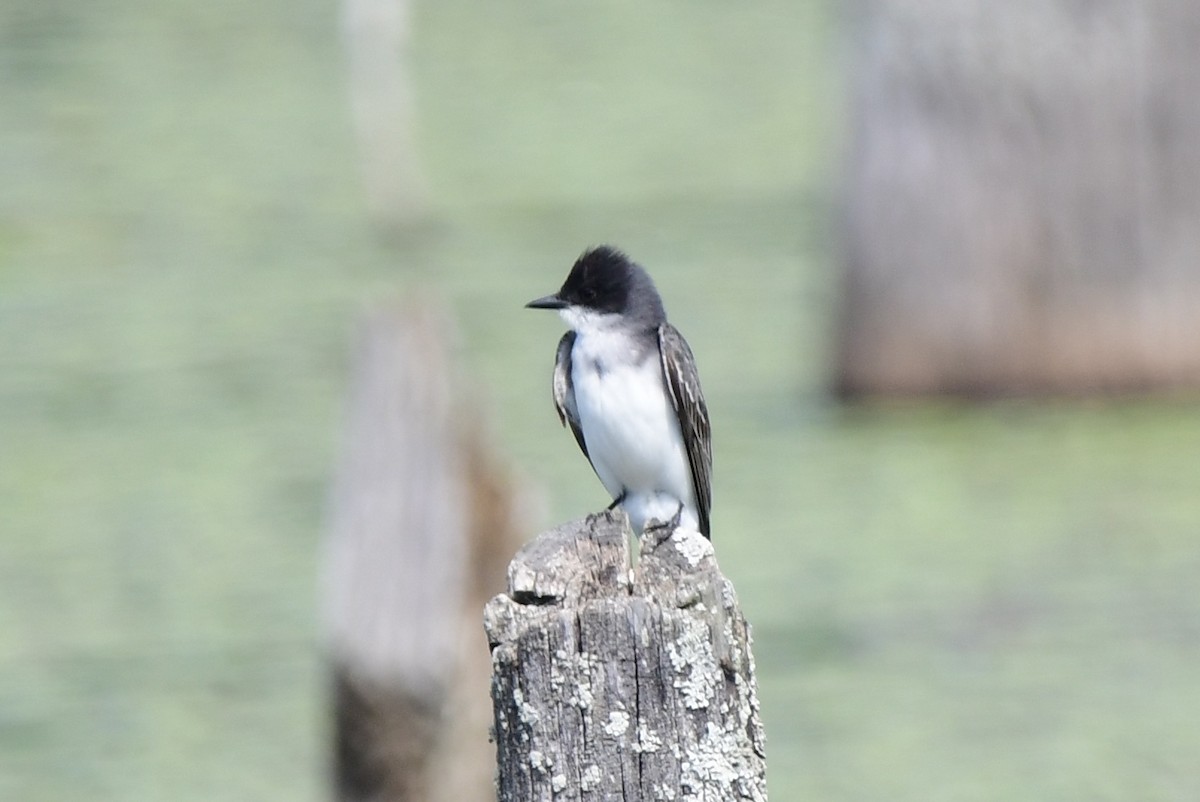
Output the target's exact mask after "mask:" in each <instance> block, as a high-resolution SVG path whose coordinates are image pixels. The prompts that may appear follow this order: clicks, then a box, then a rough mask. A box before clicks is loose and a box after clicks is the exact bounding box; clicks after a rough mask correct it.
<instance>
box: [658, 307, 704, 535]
mask: <svg viewBox="0 0 1200 802" xmlns="http://www.w3.org/2000/svg"><path fill="white" fill-rule="evenodd" d="M658 352H659V355H660V356H661V357H662V368H663V379H664V380H665V381H666V385H667V392H668V393H670V396H671V403H672V405H673V406H674V407H675V414H676V415H678V416H679V431H680V432H681V433H682V434H683V445H684V447H685V448H686V449H687V456H688V464H689V466H690V467H691V469H692V489H693V490H694V491H695V493H696V507H697V512H698V513H699V515H700V534H702V535H704V536H705V537H708V538H711V537H712V536H711V535H710V534H709V525H708V517H709V512H710V511H711V510H712V432H711V430H710V429H709V425H708V407H707V406H706V405H705V403H704V393H702V392H701V391H700V374H698V373H697V372H696V360H695V357H693V356H692V349H691V348H689V347H688V344H687V340H685V339H683V335H682V334H680V333H679V331H678V329H676V328H675V327H674V326H672V325H671V324H670V323H663V324H662V325H661V326H659V327H658Z"/></svg>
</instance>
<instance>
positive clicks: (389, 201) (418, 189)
mask: <svg viewBox="0 0 1200 802" xmlns="http://www.w3.org/2000/svg"><path fill="white" fill-rule="evenodd" d="M409 19H410V8H409V2H408V0H344V2H343V4H342V28H343V33H344V36H345V43H346V53H347V59H348V64H349V80H350V102H351V107H352V110H353V114H354V125H355V131H356V133H357V135H358V149H359V158H360V161H361V169H362V177H363V186H364V188H365V190H366V195H367V207H368V209H369V210H370V212H371V216H372V217H373V218H374V219H375V222H376V223H377V224H379V225H380V226H382V227H384V228H388V229H395V228H399V227H403V226H405V225H407V224H409V223H412V222H413V221H414V220H416V219H418V218H419V217H420V216H421V215H422V213H423V212H424V209H425V200H424V189H423V181H422V178H421V170H420V167H419V162H418V159H417V145H416V134H415V130H414V129H415V120H414V108H413V89H412V76H411V74H410V72H409V67H408V37H409V29H410V22H409Z"/></svg>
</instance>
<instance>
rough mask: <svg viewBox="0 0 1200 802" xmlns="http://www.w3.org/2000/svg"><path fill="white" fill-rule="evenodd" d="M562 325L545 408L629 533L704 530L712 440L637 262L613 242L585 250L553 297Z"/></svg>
mask: <svg viewBox="0 0 1200 802" xmlns="http://www.w3.org/2000/svg"><path fill="white" fill-rule="evenodd" d="M526 306H527V307H529V308H533V309H556V310H558V313H559V314H560V315H561V316H562V319H563V320H565V321H566V323H567V325H568V326H570V327H571V330H570V331H568V332H567V333H566V334H564V335H563V338H562V339H561V340H559V342H558V353H557V355H556V357H555V361H554V406H555V408H557V410H558V417H559V420H560V421H562V423H563V425H564V426H566V425H569V426H570V427H571V431H572V432H573V433H574V435H575V441H576V442H577V443H579V448H580V449H582V450H583V454H584V456H586V457H587V458H588V460H589V461H590V462H591V463H592V468H593V469H594V470H595V471H596V475H597V476H599V477H600V481H601V482H602V483H603V484H604V487H605V489H607V490H608V492H609V493H610V494H611V495H612V497H613V503H612V504H611V505H609V509H612V508H613V507H615V506H616V505H618V504H620V505H621V507H622V508H624V510H625V512H626V514H628V515H629V520H630V523H632V524H633V527H634V530H635V531H636V532H638V533H641V532H642V531H643V530H645V528H646V524H647V522H648V521H651V520H655V521H659V522H660V523H663V524H668V523H669V524H670V525H672V526H680V525H682V526H686V527H689V528H691V529H696V530H699V531H700V533H701V534H702V535H704V536H705V537H709V538H711V535H710V533H709V520H708V515H709V510H710V509H711V507H712V444H711V439H710V432H709V424H708V408H707V407H706V406H705V404H704V394H703V393H701V391H700V377H699V375H698V374H697V373H696V361H695V359H694V358H693V357H692V349H691V348H689V347H688V344H687V340H685V339H683V335H682V334H680V333H679V331H678V330H677V329H676V328H675V327H674V326H672V325H671V324H670V323H668V322H667V313H666V311H665V310H664V309H663V303H662V299H661V298H660V297H659V295H658V290H657V289H655V287H654V282H653V281H652V280H651V279H650V276H649V275H648V274H647V273H646V271H645V270H643V269H642V268H641V266H639V265H637V264H635V263H634V262H632V261H631V260H630V259H629V257H627V256H626V255H625V254H623V253H621V252H620V251H619V250H617V249H616V248H610V247H608V246H600V247H598V248H593V249H591V250H588V251H585V252H584V254H583V255H582V256H580V257H579V259H578V260H576V262H575V265H574V266H573V267H572V268H571V272H570V274H569V275H568V276H567V280H566V281H565V282H563V285H562V288H561V289H559V291H558V292H557V293H555V294H554V295H547V296H546V297H545V298H538V299H537V300H534V301H530V302H529V303H528V304H526Z"/></svg>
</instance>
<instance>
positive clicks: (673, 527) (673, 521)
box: [669, 501, 683, 532]
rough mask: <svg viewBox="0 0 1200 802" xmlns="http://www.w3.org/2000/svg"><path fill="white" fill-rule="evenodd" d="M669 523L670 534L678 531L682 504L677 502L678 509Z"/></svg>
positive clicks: (681, 518)
mask: <svg viewBox="0 0 1200 802" xmlns="http://www.w3.org/2000/svg"><path fill="white" fill-rule="evenodd" d="M669 523H670V525H671V531H672V532H673V531H675V530H676V529H678V528H679V526H680V524H682V523H683V502H682V501H681V502H679V509H677V510H675V514H674V515H672V516H671V520H670V522H669Z"/></svg>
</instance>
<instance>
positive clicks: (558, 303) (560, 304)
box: [525, 295, 567, 309]
mask: <svg viewBox="0 0 1200 802" xmlns="http://www.w3.org/2000/svg"><path fill="white" fill-rule="evenodd" d="M525 308H526V309H566V308H567V304H566V302H565V301H563V300H561V299H560V298H559V297H558V296H557V295H547V296H546V297H545V298H536V299H534V300H532V301H530V302H529V303H527V304H525Z"/></svg>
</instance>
